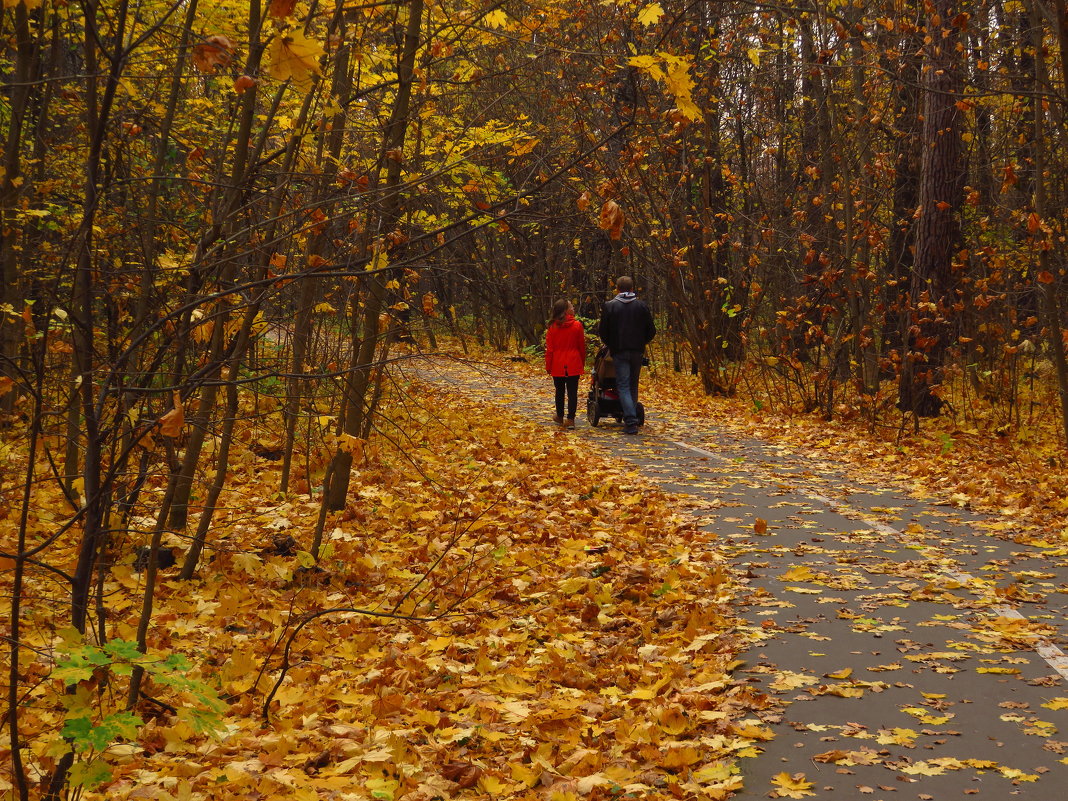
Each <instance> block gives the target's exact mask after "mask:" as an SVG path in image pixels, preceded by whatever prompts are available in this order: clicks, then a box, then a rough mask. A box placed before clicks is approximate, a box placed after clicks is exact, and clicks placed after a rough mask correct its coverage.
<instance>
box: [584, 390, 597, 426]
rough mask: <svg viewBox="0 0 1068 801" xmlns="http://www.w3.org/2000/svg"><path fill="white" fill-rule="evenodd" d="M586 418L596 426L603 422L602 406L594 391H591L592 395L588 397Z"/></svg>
mask: <svg viewBox="0 0 1068 801" xmlns="http://www.w3.org/2000/svg"><path fill="white" fill-rule="evenodd" d="M586 419H587V420H588V421H589V423H590V425H591V426H593V427H594V428H596V427H597V424H598V423H600V422H601V407H600V406H599V405H598V403H597V398H596V397H595V396H594V395H593V393H590V396H589V397H588V398H587V399H586Z"/></svg>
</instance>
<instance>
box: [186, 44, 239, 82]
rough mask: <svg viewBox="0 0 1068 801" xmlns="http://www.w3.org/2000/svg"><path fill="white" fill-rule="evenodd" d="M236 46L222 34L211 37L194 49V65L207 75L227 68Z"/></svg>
mask: <svg viewBox="0 0 1068 801" xmlns="http://www.w3.org/2000/svg"><path fill="white" fill-rule="evenodd" d="M233 51H234V44H233V42H231V41H230V40H229V39H228V38H227V37H225V36H222V35H220V34H216V35H215V36H209V37H208V38H207V39H205V40H204V41H203V42H199V43H198V44H196V45H195V46H194V47H193V65H194V66H195V67H196V68H197V69H198V70H200V72H203V73H205V74H207V75H211V74H212V73H214V72H215V70H216V69H217V68H218V67H226V66H227V65H229V63H230V60H231V59H232V58H233V56H234V52H233Z"/></svg>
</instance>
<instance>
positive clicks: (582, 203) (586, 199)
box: [575, 189, 590, 211]
mask: <svg viewBox="0 0 1068 801" xmlns="http://www.w3.org/2000/svg"><path fill="white" fill-rule="evenodd" d="M575 205H576V206H578V209H579V211H585V210H586V209H588V208H589V207H590V191H589V190H588V189H587V190H586V191H585V192H583V193H582V194H581V195H579V196H578V200H576V201H575Z"/></svg>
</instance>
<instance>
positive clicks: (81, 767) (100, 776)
mask: <svg viewBox="0 0 1068 801" xmlns="http://www.w3.org/2000/svg"><path fill="white" fill-rule="evenodd" d="M110 778H111V766H110V765H108V763H107V762H105V761H104V760H102V759H94V760H93V761H92V762H75V763H74V764H73V765H71V768H70V779H69V781H70V784H71V786H72V787H84V788H85V789H87V790H92V789H93V788H94V787H99V786H100V785H101V784H103V783H104V782H106V781H108V780H109V779H110Z"/></svg>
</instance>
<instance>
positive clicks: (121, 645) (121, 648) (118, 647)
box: [104, 640, 144, 662]
mask: <svg viewBox="0 0 1068 801" xmlns="http://www.w3.org/2000/svg"><path fill="white" fill-rule="evenodd" d="M104 650H105V651H106V652H107V653H109V654H110V655H111V656H112V658H114V659H125V660H126V661H128V662H136V661H137V660H138V659H140V658H141V657H143V656H144V654H142V653H141V651H140V650H139V649H138V648H137V643H135V642H129V641H128V640H112V641H111V642H109V643H108V644H107V645H105V646H104Z"/></svg>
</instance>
